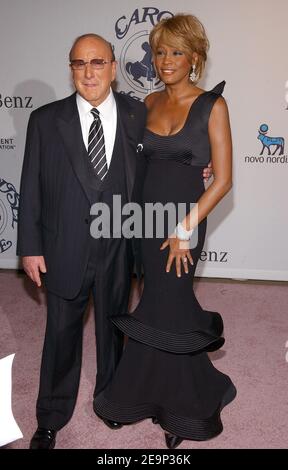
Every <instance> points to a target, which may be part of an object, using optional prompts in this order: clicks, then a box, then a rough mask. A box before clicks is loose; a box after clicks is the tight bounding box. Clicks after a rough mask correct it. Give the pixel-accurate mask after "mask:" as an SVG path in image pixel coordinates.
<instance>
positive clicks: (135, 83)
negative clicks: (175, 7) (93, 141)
mask: <svg viewBox="0 0 288 470" xmlns="http://www.w3.org/2000/svg"><path fill="white" fill-rule="evenodd" d="M170 16H173V14H172V13H171V12H169V11H161V10H160V9H158V8H155V7H143V8H142V9H140V8H136V10H134V11H133V13H132V15H131V17H129V16H128V17H127V16H125V15H123V16H121V17H120V18H118V19H117V20H116V23H115V32H116V38H117V39H118V40H119V41H121V43H120V44H121V45H120V47H121V53H120V55H119V56H120V60H119V65H120V71H121V74H122V77H123V79H124V80H125V82H126V84H127V85H128V86H129V88H130V89H132V90H131V91H130V92H129V94H132V95H133V96H134V97H136V98H137V94H138V99H142V97H141V94H145V95H147V94H148V93H150V92H151V91H155V90H158V89H160V88H162V86H163V84H162V82H160V80H159V79H158V78H157V76H156V72H155V70H154V67H153V63H152V52H151V48H150V45H149V32H150V30H151V29H152V28H153V26H155V25H156V24H157V23H158V22H159V21H160V20H161V19H162V18H167V17H170ZM143 26H144V27H143ZM124 38H125V39H124ZM124 41H125V42H124ZM135 92H136V96H135Z"/></svg>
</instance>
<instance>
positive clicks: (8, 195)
mask: <svg viewBox="0 0 288 470" xmlns="http://www.w3.org/2000/svg"><path fill="white" fill-rule="evenodd" d="M18 208H19V194H18V193H17V191H16V188H15V186H14V185H13V184H12V183H9V182H7V181H5V180H4V179H2V178H0V236H1V235H2V233H4V231H5V229H6V228H7V226H8V225H9V220H10V224H11V227H12V229H15V224H16V222H18ZM11 246H12V242H11V240H5V239H4V238H0V254H1V253H4V252H5V251H7V250H9V248H11Z"/></svg>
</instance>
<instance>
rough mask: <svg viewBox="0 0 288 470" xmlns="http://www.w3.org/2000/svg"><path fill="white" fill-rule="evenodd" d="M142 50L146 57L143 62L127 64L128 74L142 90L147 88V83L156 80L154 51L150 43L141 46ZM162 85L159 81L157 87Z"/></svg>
mask: <svg viewBox="0 0 288 470" xmlns="http://www.w3.org/2000/svg"><path fill="white" fill-rule="evenodd" d="M141 48H142V49H143V51H144V55H143V58H142V60H141V61H138V60H137V61H135V62H127V64H126V72H127V73H128V74H129V75H130V77H132V79H133V80H134V82H136V83H138V84H139V85H140V86H141V87H142V88H145V82H144V81H143V79H144V80H145V81H147V82H153V79H155V78H156V73H155V70H154V67H153V64H152V51H151V47H150V46H149V44H148V42H147V41H145V42H143V44H141ZM141 79H142V80H141ZM159 83H160V80H158V81H157V82H156V83H155V86H157V85H158V84H159Z"/></svg>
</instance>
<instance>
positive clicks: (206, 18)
mask: <svg viewBox="0 0 288 470" xmlns="http://www.w3.org/2000/svg"><path fill="white" fill-rule="evenodd" d="M0 8H1V10H0V21H1V29H0V58H1V59H0V60H1V67H0V68H1V80H0V268H14V269H15V268H17V267H18V266H19V260H18V258H17V256H16V238H17V223H18V207H19V183H20V175H21V167H22V161H23V153H24V145H25V134H26V127H27V122H28V118H29V115H30V113H31V111H33V110H34V109H36V108H37V107H39V106H41V105H43V104H45V103H48V102H51V101H54V100H56V99H61V98H63V97H65V96H68V95H69V94H71V93H72V92H73V86H72V82H71V78H70V70H69V66H68V52H69V49H70V47H71V45H72V42H73V41H74V39H75V38H76V37H77V36H79V35H81V34H84V33H87V32H95V33H98V34H100V35H102V36H104V37H105V38H106V39H108V40H109V41H110V42H111V43H112V44H113V45H114V48H115V55H116V58H117V61H118V75H117V83H116V89H117V90H118V91H121V92H123V93H128V94H129V95H131V96H133V97H135V98H136V99H139V100H142V99H143V98H145V96H146V95H147V94H148V93H150V92H152V91H154V90H157V89H158V88H159V87H160V86H161V84H159V83H157V79H156V78H155V77H154V74H153V69H152V65H151V51H150V48H149V45H148V35H149V32H150V30H151V28H152V27H153V26H154V25H155V24H156V23H157V22H158V21H159V20H160V19H161V18H163V17H167V16H172V15H173V14H175V13H179V12H185V13H192V14H194V15H196V16H197V17H198V18H199V19H200V20H201V21H202V22H203V24H204V25H205V27H206V30H207V34H208V37H209V39H210V43H211V47H210V53H209V60H208V62H207V67H206V73H205V76H204V77H203V79H202V81H201V82H200V84H199V85H200V86H201V87H203V88H205V89H207V90H209V89H211V88H213V87H214V86H215V85H216V84H217V83H219V82H221V81H222V80H226V88H225V93H224V96H225V98H226V100H227V103H228V106H229V110H230V117H231V125H232V132H233V147H234V185H233V189H232V191H231V192H230V193H229V194H228V195H227V196H226V197H225V198H224V200H223V201H222V202H221V203H220V204H219V205H218V206H217V208H216V209H215V210H214V211H213V213H212V214H211V215H210V216H209V220H208V236H207V241H206V245H205V247H204V250H203V253H202V257H201V261H200V262H199V265H198V274H199V275H202V276H207V277H223V278H239V279H267V280H282V281H284V280H286V281H287V280H288V250H287V240H288V220H287V207H286V205H287V200H288V198H287V185H288V184H287V176H288V172H287V169H288V156H287V154H288V152H287V149H288V126H287V122H288V54H287V18H288V3H287V1H286V0H275V1H274V2H270V1H269V0H253V1H250V0H241V2H240V1H237V0H234V1H231V0H217V2H215V1H212V0H201V1H200V0H199V1H196V0H195V1H193V0H192V1H191V0H189V1H188V0H184V1H182V0H178V1H177V2H175V1H170V0H165V1H161V0H159V1H157V2H154V1H149V2H145V1H141V2H139V1H135V0H123V1H122V2H114V1H113V0H106V1H105V2H99V1H97V0H81V2H79V1H78V0H49V2H48V1H47V0H46V1H45V0H37V1H35V0H25V1H21V0H1V7H0Z"/></svg>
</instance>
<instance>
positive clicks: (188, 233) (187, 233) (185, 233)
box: [175, 222, 194, 241]
mask: <svg viewBox="0 0 288 470" xmlns="http://www.w3.org/2000/svg"><path fill="white" fill-rule="evenodd" d="M193 232H194V228H192V229H191V230H186V229H185V228H184V227H183V225H182V224H181V222H179V224H178V225H177V227H176V229H175V234H176V237H177V238H179V240H183V241H184V240H187V241H188V240H190V238H191V237H192V234H193Z"/></svg>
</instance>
